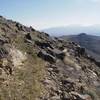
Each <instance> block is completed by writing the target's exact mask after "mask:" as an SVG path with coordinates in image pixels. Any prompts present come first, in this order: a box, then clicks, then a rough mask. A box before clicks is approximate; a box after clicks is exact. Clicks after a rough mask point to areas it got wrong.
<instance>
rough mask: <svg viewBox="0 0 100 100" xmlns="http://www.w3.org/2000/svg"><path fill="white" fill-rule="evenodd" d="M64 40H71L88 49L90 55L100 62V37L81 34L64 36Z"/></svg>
mask: <svg viewBox="0 0 100 100" xmlns="http://www.w3.org/2000/svg"><path fill="white" fill-rule="evenodd" d="M61 38H63V39H64V40H71V41H74V42H76V43H78V44H79V45H81V46H82V47H85V48H86V51H87V53H88V54H90V55H91V56H93V57H94V58H95V59H96V60H98V61H100V46H99V44H100V36H94V35H89V34H86V33H80V34H79V35H69V36H62V37H61Z"/></svg>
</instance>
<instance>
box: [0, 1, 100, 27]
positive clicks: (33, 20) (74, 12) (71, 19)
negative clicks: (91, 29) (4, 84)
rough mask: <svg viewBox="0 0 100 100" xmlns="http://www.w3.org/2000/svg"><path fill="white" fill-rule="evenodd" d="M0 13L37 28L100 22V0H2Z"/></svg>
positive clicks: (85, 24) (86, 24)
mask: <svg viewBox="0 0 100 100" xmlns="http://www.w3.org/2000/svg"><path fill="white" fill-rule="evenodd" d="M0 15H2V16H4V17H6V18H8V19H13V20H15V21H18V22H20V23H22V24H24V25H27V26H33V27H34V28H36V29H45V28H49V27H56V26H67V25H73V24H74V25H76V24H77V25H83V26H88V25H94V24H100V0H0Z"/></svg>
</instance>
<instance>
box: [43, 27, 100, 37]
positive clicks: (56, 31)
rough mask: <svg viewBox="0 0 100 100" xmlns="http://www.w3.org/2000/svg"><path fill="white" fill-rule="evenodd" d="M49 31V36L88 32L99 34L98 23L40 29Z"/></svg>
mask: <svg viewBox="0 0 100 100" xmlns="http://www.w3.org/2000/svg"><path fill="white" fill-rule="evenodd" d="M42 31H44V32H47V33H49V34H50V35H51V36H62V35H72V34H78V33H88V34H91V35H97V36H100V25H91V26H81V25H69V26H66V27H54V28H48V29H44V30H42Z"/></svg>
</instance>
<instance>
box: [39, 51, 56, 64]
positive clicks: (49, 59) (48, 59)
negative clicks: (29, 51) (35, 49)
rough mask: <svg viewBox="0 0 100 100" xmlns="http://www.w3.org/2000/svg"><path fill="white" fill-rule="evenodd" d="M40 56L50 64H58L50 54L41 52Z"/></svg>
mask: <svg viewBox="0 0 100 100" xmlns="http://www.w3.org/2000/svg"><path fill="white" fill-rule="evenodd" d="M38 56H39V57H41V58H42V59H44V60H46V61H48V62H50V63H55V62H56V58H55V57H54V56H52V55H50V54H48V53H47V52H46V51H40V52H39V53H38Z"/></svg>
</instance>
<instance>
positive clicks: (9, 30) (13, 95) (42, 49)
mask: <svg viewBox="0 0 100 100" xmlns="http://www.w3.org/2000/svg"><path fill="white" fill-rule="evenodd" d="M99 98H100V63H97V62H96V60H95V59H93V58H91V56H90V55H88V54H87V53H86V52H85V48H82V47H80V46H79V45H78V44H77V43H74V42H70V41H64V40H62V39H59V38H52V37H50V36H49V35H48V34H47V33H44V32H39V31H36V30H35V29H34V28H32V27H26V26H24V25H22V24H20V23H18V22H14V21H12V20H7V19H5V18H3V17H2V16H0V100H99Z"/></svg>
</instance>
